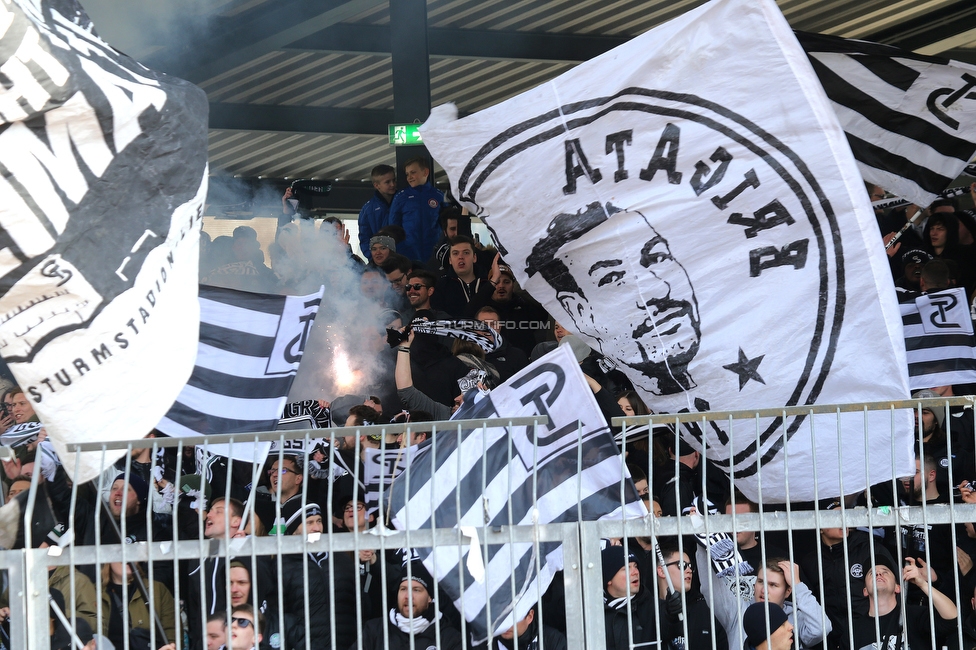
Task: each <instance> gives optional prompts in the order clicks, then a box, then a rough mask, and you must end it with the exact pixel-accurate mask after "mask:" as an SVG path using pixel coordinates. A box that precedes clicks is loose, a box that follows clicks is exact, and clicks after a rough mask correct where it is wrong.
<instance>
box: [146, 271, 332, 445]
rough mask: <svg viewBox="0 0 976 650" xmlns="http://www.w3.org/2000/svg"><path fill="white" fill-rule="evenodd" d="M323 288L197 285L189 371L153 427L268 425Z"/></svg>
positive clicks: (205, 430)
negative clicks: (265, 290) (196, 332)
mask: <svg viewBox="0 0 976 650" xmlns="http://www.w3.org/2000/svg"><path fill="white" fill-rule="evenodd" d="M323 291H324V288H323V289H319V291H318V292H317V293H314V294H310V295H307V296H273V295H265V294H258V293H249V292H246V291H235V290H233V289H223V288H218V287H208V286H201V287H200V343H199V348H198V350H197V359H196V364H195V366H194V368H193V374H192V375H190V379H189V381H187V383H186V386H184V387H183V390H182V391H181V392H180V394H179V397H177V398H176V402H175V403H174V404H173V406H172V407H171V408H170V410H169V412H168V413H167V414H166V416H165V417H164V418H163V419H162V421H161V422H160V423H159V425H158V426H157V428H158V429H159V430H160V431H162V432H163V433H165V434H167V435H171V436H194V435H205V434H216V433H244V432H250V431H271V430H273V429H274V428H275V426H276V425H277V423H278V418H279V417H280V416H281V413H282V409H283V408H284V406H285V403H286V401H287V396H288V391H289V389H291V384H292V381H294V379H295V373H296V372H298V364H299V362H300V361H301V358H302V352H303V351H304V348H305V342H306V341H307V340H308V334H309V330H310V329H311V327H312V322H313V321H314V319H315V314H316V313H317V312H318V308H319V304H320V303H321V301H322V294H323ZM245 455H247V454H245ZM234 456H235V457H237V456H239V454H238V453H235V454H234ZM251 456H253V454H251V455H250V456H248V458H247V459H248V460H252V458H251Z"/></svg>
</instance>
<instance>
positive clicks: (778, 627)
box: [742, 603, 793, 650]
mask: <svg viewBox="0 0 976 650" xmlns="http://www.w3.org/2000/svg"><path fill="white" fill-rule="evenodd" d="M767 622H768V627H767ZM742 628H743V630H744V631H745V633H746V640H745V644H744V650H790V646H792V645H793V625H792V624H791V623H790V620H789V618H787V616H786V612H784V611H783V608H782V607H780V606H779V605H777V604H775V603H753V604H752V605H749V607H747V608H746V611H745V613H744V614H743V615H742ZM766 630H769V633H768V634H767V633H766Z"/></svg>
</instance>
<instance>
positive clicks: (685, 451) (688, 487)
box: [661, 437, 701, 517]
mask: <svg viewBox="0 0 976 650" xmlns="http://www.w3.org/2000/svg"><path fill="white" fill-rule="evenodd" d="M668 451H669V452H670V453H671V456H672V458H674V457H677V459H678V473H677V475H676V476H674V477H673V478H672V479H671V480H670V481H668V482H667V484H665V486H664V488H663V489H662V490H661V510H662V511H664V514H665V516H671V517H674V516H678V515H681V514H686V513H685V511H686V510H687V509H688V508H690V507H691V505H692V502H693V501H694V500H695V497H697V496H698V489H699V488H698V486H700V485H701V480H700V479H699V478H698V476H699V474H698V465H699V463H700V462H701V453H700V452H699V451H698V450H696V449H695V448H694V447H692V446H691V445H689V444H688V443H687V442H685V439H684V438H681V437H679V438H678V448H677V449H674V443H673V442H672V443H671V448H670V449H669V450H668Z"/></svg>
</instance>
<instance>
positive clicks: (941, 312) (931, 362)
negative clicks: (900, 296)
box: [901, 288, 976, 390]
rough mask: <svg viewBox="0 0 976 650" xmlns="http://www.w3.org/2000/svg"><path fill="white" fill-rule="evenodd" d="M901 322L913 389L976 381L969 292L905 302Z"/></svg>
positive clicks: (930, 295) (975, 342)
mask: <svg viewBox="0 0 976 650" xmlns="http://www.w3.org/2000/svg"><path fill="white" fill-rule="evenodd" d="M901 320H902V325H904V329H905V352H906V357H907V360H908V381H909V385H910V386H911V389H912V390H917V389H920V388H934V387H936V386H949V385H952V384H970V383H974V382H976V338H974V337H973V321H972V319H971V318H970V313H969V306H968V305H967V304H966V290H965V289H963V288H957V289H947V290H946V291H939V292H936V293H927V294H924V295H921V296H918V297H917V298H914V299H911V298H908V299H905V300H904V301H903V302H902V303H901Z"/></svg>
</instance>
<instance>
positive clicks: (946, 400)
mask: <svg viewBox="0 0 976 650" xmlns="http://www.w3.org/2000/svg"><path fill="white" fill-rule="evenodd" d="M974 404H976V396H974V395H964V396H961V397H927V398H924V399H906V400H895V401H889V402H861V403H860V404H811V405H808V406H783V407H779V408H763V409H752V410H748V409H739V410H735V411H700V412H697V413H657V414H654V415H632V416H628V417H619V418H613V420H612V421H611V424H612V425H613V426H615V427H623V426H628V427H633V426H641V425H645V424H648V423H650V424H651V426H654V425H657V424H674V423H675V422H678V423H684V422H701V421H702V420H708V421H715V420H728V419H733V420H751V419H755V418H774V417H779V416H783V415H786V416H792V415H810V414H820V413H863V412H864V411H889V410H892V409H917V408H929V409H931V408H945V407H946V406H965V407H966V408H973V405H974Z"/></svg>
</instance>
